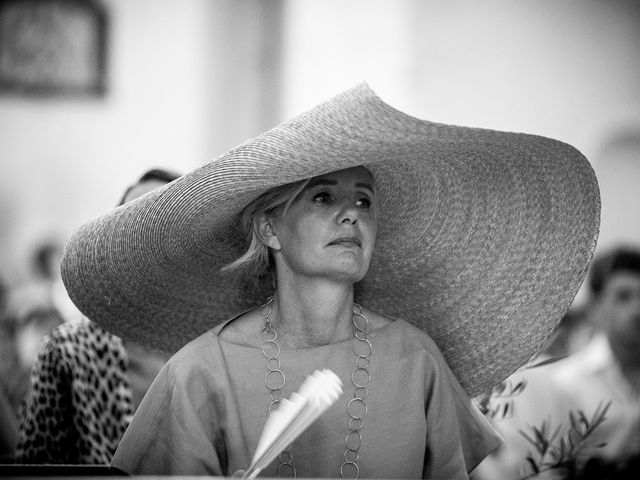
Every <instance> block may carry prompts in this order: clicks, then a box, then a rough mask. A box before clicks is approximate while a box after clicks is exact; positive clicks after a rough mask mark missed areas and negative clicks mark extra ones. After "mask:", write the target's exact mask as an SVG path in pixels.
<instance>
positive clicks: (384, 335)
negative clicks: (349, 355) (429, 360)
mask: <svg viewBox="0 0 640 480" xmlns="http://www.w3.org/2000/svg"><path fill="white" fill-rule="evenodd" d="M367 316H368V317H369V316H370V317H371V318H372V319H376V318H378V317H381V318H382V321H381V322H380V323H379V325H381V327H379V328H372V329H371V331H372V334H373V335H374V336H375V338H376V341H378V342H380V341H383V342H388V343H391V344H394V345H393V347H394V349H395V350H396V351H398V352H404V353H409V352H411V353H415V352H426V353H428V354H430V355H435V356H437V357H441V356H442V353H441V352H440V349H439V348H438V346H437V345H436V343H435V342H434V341H433V339H432V338H431V337H430V336H429V335H428V334H427V333H426V332H425V331H423V330H422V329H420V328H418V327H416V326H414V325H412V324H411V323H410V322H408V321H406V320H404V319H402V318H393V317H390V316H387V315H384V314H381V313H377V312H373V311H368V312H367Z"/></svg>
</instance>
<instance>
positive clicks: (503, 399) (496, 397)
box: [477, 380, 527, 420]
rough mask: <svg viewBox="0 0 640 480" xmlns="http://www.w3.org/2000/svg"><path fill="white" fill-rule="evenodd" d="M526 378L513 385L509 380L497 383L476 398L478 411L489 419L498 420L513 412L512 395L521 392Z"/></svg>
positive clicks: (525, 384) (525, 383)
mask: <svg viewBox="0 0 640 480" xmlns="http://www.w3.org/2000/svg"><path fill="white" fill-rule="evenodd" d="M526 386H527V381H526V380H520V381H519V382H517V383H516V384H515V385H514V384H513V382H512V381H511V380H505V381H504V382H501V383H499V384H498V385H496V386H495V387H493V389H492V390H491V391H490V392H489V393H488V394H486V395H483V396H481V397H478V398H477V401H478V407H479V408H480V411H481V412H482V413H483V414H484V415H485V416H486V417H487V418H489V419H490V420H500V419H503V418H507V417H508V416H511V415H512V414H513V397H515V396H517V395H519V394H520V393H522V391H523V390H524V389H525V387H526Z"/></svg>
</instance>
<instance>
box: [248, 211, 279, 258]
mask: <svg viewBox="0 0 640 480" xmlns="http://www.w3.org/2000/svg"><path fill="white" fill-rule="evenodd" d="M253 228H254V229H255V231H256V234H257V235H258V238H259V239H260V241H261V242H262V243H263V244H264V245H266V246H267V247H269V248H271V249H273V250H280V248H281V246H280V240H278V235H277V233H276V230H275V227H274V225H273V219H272V218H270V217H269V216H267V215H265V214H261V215H258V216H257V218H256V219H255V222H254V225H253Z"/></svg>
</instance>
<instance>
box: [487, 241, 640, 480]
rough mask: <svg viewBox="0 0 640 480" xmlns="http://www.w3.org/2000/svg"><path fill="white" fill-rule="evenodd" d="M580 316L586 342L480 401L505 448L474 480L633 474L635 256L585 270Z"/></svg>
mask: <svg viewBox="0 0 640 480" xmlns="http://www.w3.org/2000/svg"><path fill="white" fill-rule="evenodd" d="M588 287H589V297H590V298H589V299H588V302H587V304H586V305H585V306H584V307H583V309H584V310H583V311H582V313H581V314H582V315H584V318H585V320H584V321H586V322H587V323H588V326H589V327H588V328H590V329H591V330H592V332H593V333H592V334H591V338H590V340H589V341H588V342H587V343H586V344H585V345H584V346H583V347H582V348H580V349H579V350H577V351H576V352H575V353H573V354H571V355H569V356H568V357H566V358H564V359H560V360H558V361H555V362H554V361H550V362H545V361H542V363H540V364H536V365H534V366H530V367H527V368H525V369H523V370H521V371H519V372H517V373H516V374H514V375H513V376H511V377H510V378H509V379H508V380H507V381H506V382H504V383H503V384H501V386H500V387H499V388H496V389H494V390H493V392H492V394H491V395H490V396H488V397H484V398H483V399H482V401H481V403H482V404H483V407H484V408H483V411H484V412H485V414H487V415H488V416H489V418H490V419H492V420H493V424H494V426H495V427H496V428H497V429H498V430H499V431H500V432H501V433H502V435H503V436H504V437H505V443H504V444H503V445H502V446H501V447H500V448H499V449H498V450H497V451H496V452H494V453H493V454H492V455H491V456H490V457H488V458H487V459H486V460H485V461H484V462H483V463H482V464H481V465H480V466H479V468H478V469H477V470H476V472H474V473H475V478H478V479H480V478H482V479H487V480H489V479H491V480H499V479H510V480H511V479H517V478H527V477H529V476H532V475H534V474H535V473H536V471H538V470H539V471H541V472H552V471H555V474H556V475H557V476H559V477H560V478H597V475H598V474H600V473H602V474H603V475H604V474H605V473H607V474H611V475H620V476H616V477H615V478H638V477H631V476H629V477H624V475H626V474H629V475H631V474H634V475H635V474H638V473H639V472H638V471H637V470H636V469H637V465H638V459H639V457H640V248H638V247H617V248H614V249H612V250H610V251H609V252H606V253H604V254H600V255H598V256H597V257H596V258H595V260H594V262H593V263H592V265H591V270H590V275H589V281H588Z"/></svg>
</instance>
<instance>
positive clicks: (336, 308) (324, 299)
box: [271, 279, 353, 348]
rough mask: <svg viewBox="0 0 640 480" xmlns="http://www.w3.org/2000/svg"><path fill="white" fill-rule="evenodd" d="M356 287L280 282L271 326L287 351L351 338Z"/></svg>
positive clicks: (306, 282)
mask: <svg viewBox="0 0 640 480" xmlns="http://www.w3.org/2000/svg"><path fill="white" fill-rule="evenodd" d="M352 316H353V285H350V284H347V285H345V284H336V283H330V282H327V281H325V280H304V281H300V280H299V279H298V280H297V281H296V282H286V281H279V282H278V290H277V291H276V292H275V294H274V301H273V304H272V312H271V322H272V324H273V328H274V329H275V330H276V331H277V332H278V340H279V343H280V345H281V346H282V347H285V348H305V347H313V346H318V345H327V344H329V343H333V342H336V341H340V340H344V339H346V338H349V337H351V335H352V333H353V330H352V323H351V319H352Z"/></svg>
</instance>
